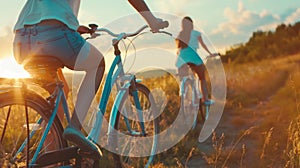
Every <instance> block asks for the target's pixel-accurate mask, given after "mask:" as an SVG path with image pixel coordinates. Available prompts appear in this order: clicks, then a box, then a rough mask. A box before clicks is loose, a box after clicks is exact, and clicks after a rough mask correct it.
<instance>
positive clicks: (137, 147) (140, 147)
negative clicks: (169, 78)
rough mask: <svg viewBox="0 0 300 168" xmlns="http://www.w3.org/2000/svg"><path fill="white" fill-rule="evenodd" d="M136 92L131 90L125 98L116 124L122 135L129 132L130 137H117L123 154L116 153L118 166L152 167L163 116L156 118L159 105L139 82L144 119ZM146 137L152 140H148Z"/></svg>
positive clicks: (138, 89) (139, 98)
mask: <svg viewBox="0 0 300 168" xmlns="http://www.w3.org/2000/svg"><path fill="white" fill-rule="evenodd" d="M132 91H133V90H131V89H129V91H128V92H127V94H125V95H124V96H123V97H122V100H121V104H120V107H119V112H118V115H117V118H116V123H115V125H114V128H115V129H116V130H118V133H119V134H125V135H128V137H127V138H124V139H122V140H121V139H117V140H116V142H117V146H118V151H119V154H114V160H115V163H116V165H117V167H148V166H149V165H150V164H151V163H152V161H153V159H154V155H155V154H156V153H155V152H156V148H157V141H158V139H157V136H155V135H157V134H158V133H159V126H158V124H159V117H156V118H155V115H154V114H155V112H157V107H156V104H155V101H154V98H153V96H152V95H151V94H150V91H149V89H148V88H147V87H146V86H144V85H142V84H139V83H136V91H137V93H138V97H137V98H138V101H139V103H140V106H141V111H142V113H141V114H142V115H143V116H142V119H141V116H140V117H139V115H138V110H137V105H136V103H135V101H134V96H133V94H132ZM136 100H137V99H136ZM142 127H144V129H142ZM116 137H117V138H120V137H119V136H116ZM145 138H148V140H147V141H144V140H145ZM139 139H144V140H141V141H140V140H139ZM141 154H142V155H143V156H141Z"/></svg>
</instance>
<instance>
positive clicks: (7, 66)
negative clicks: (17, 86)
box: [0, 56, 30, 78]
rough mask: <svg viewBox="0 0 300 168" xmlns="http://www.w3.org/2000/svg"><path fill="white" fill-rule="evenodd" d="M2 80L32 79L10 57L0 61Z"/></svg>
mask: <svg viewBox="0 0 300 168" xmlns="http://www.w3.org/2000/svg"><path fill="white" fill-rule="evenodd" d="M0 78H30V74H29V73H28V72H27V71H25V70H24V68H23V67H22V66H21V65H19V64H18V63H17V62H16V60H15V59H14V57H13V56H10V57H5V58H2V59H0Z"/></svg>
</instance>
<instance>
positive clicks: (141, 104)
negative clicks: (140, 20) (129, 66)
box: [0, 22, 168, 168]
mask: <svg viewBox="0 0 300 168" xmlns="http://www.w3.org/2000/svg"><path fill="white" fill-rule="evenodd" d="M167 26H168V23H167V22H165V27H167ZM90 27H91V28H92V29H94V30H95V31H96V32H105V33H107V34H109V35H111V36H113V37H116V38H114V39H113V40H112V41H113V47H114V53H115V58H114V61H113V63H112V65H111V67H110V70H109V72H108V74H107V77H106V81H105V85H104V88H103V91H102V97H101V99H100V104H99V110H98V111H97V112H96V117H95V119H94V122H93V124H92V126H91V130H90V131H89V133H88V135H87V138H88V139H89V140H91V141H93V142H95V143H97V142H98V140H99V139H101V137H100V136H102V135H103V133H102V134H101V132H100V130H101V129H102V127H103V123H105V122H104V121H106V120H105V118H104V115H105V111H106V108H107V104H108V99H109V97H110V93H111V90H112V88H113V86H114V85H115V86H116V88H117V90H118V93H117V96H116V97H115V101H114V104H113V107H112V110H111V113H110V117H109V122H108V126H107V129H108V130H107V133H106V134H105V135H106V136H107V137H104V138H102V139H107V143H106V144H107V145H108V149H109V150H110V151H112V152H113V158H114V162H115V164H116V167H132V166H134V167H148V166H149V165H150V164H151V163H152V161H153V158H154V155H155V154H156V148H157V143H158V139H157V136H155V135H156V134H158V133H159V125H158V124H159V117H157V116H155V113H157V107H156V104H155V101H154V98H153V96H152V95H151V93H150V91H149V89H148V88H147V87H146V86H144V85H143V84H141V83H140V80H138V79H136V77H135V75H132V74H125V72H124V69H123V64H122V59H121V52H120V50H119V47H118V45H119V42H120V41H121V40H123V39H126V38H128V37H133V36H136V35H138V34H139V33H141V32H143V31H144V30H145V29H146V28H147V27H148V26H143V27H142V28H140V29H139V30H138V31H136V32H134V33H120V34H115V33H113V32H111V31H110V30H108V29H104V28H97V25H90ZM98 35H100V34H94V36H92V38H96V37H97V36H98ZM61 67H63V65H62V63H61V62H60V61H59V60H57V59H55V58H53V57H51V56H50V57H49V56H39V57H36V58H35V59H34V60H32V62H31V64H29V65H28V66H27V67H26V69H30V71H31V72H34V73H35V76H37V78H28V79H5V78H2V79H0V82H1V89H0V118H1V120H0V138H1V139H0V165H2V166H3V167H34V168H35V167H82V166H83V165H82V164H83V160H84V159H85V158H90V159H92V160H93V163H92V165H91V166H93V167H99V159H100V157H97V156H100V154H97V155H93V156H91V155H88V154H86V153H85V152H82V151H81V149H79V148H78V147H76V146H69V145H68V143H67V142H66V140H64V139H63V138H62V133H63V130H64V128H63V125H62V123H61V122H60V120H59V119H58V117H57V111H58V107H59V104H60V103H62V106H63V109H64V113H65V116H66V120H67V121H68V122H69V121H70V116H69V111H68V105H67V100H66V97H65V93H64V91H63V82H62V81H61V80H59V78H58V76H57V73H56V72H57V69H58V68H61ZM49 75H50V78H51V79H55V80H54V81H51V82H49V81H47V80H46V79H45V78H46V77H49ZM40 87H42V88H49V87H51V88H54V89H53V90H54V91H53V92H51V93H50V96H47V97H46V98H45V97H44V96H43V95H41V94H39V93H38V92H37V91H36V90H37V88H40ZM106 123H107V122H106ZM95 156H96V157H95Z"/></svg>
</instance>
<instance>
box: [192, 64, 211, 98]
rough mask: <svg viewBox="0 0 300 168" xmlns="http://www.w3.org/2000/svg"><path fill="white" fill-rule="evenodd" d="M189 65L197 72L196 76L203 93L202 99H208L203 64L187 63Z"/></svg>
mask: <svg viewBox="0 0 300 168" xmlns="http://www.w3.org/2000/svg"><path fill="white" fill-rule="evenodd" d="M189 66H190V67H191V68H192V70H193V71H194V72H195V73H196V74H197V76H198V78H199V80H200V82H201V91H202V94H203V98H204V101H206V100H208V89H207V83H206V79H205V66H204V64H201V65H195V64H189Z"/></svg>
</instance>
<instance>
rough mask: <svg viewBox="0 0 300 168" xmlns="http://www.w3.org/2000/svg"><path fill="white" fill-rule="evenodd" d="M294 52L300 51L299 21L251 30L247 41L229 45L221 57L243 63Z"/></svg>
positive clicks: (224, 60)
mask: <svg viewBox="0 0 300 168" xmlns="http://www.w3.org/2000/svg"><path fill="white" fill-rule="evenodd" d="M296 53H300V22H297V23H295V24H294V25H291V24H289V25H285V24H280V25H278V26H277V27H276V29H275V31H261V30H259V31H256V32H253V34H252V36H251V37H250V39H249V41H248V42H246V43H244V44H238V45H235V46H233V47H231V48H230V49H229V50H227V51H226V53H225V54H224V55H222V57H221V58H222V61H223V62H225V63H228V62H235V63H244V62H254V61H260V60H263V59H272V58H276V57H280V56H286V55H292V54H296Z"/></svg>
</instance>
